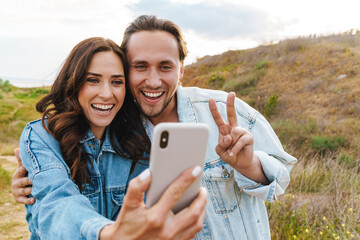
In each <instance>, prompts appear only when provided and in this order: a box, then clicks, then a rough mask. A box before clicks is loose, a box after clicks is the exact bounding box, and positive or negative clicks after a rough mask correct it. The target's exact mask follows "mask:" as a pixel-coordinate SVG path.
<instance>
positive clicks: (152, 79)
mask: <svg viewBox="0 0 360 240" xmlns="http://www.w3.org/2000/svg"><path fill="white" fill-rule="evenodd" d="M146 84H147V86H148V87H151V88H157V87H160V86H161V78H160V74H159V72H158V71H157V69H156V68H155V67H153V68H150V71H149V73H148V76H147V79H146Z"/></svg>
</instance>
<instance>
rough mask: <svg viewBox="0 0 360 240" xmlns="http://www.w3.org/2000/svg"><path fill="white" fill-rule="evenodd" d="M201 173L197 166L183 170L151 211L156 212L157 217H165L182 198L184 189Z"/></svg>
mask: <svg viewBox="0 0 360 240" xmlns="http://www.w3.org/2000/svg"><path fill="white" fill-rule="evenodd" d="M201 171H202V169H201V167H199V166H196V167H193V168H189V169H187V170H185V171H184V172H183V173H182V174H181V175H180V176H179V177H178V178H177V179H175V180H174V182H172V183H171V184H170V186H169V187H168V188H167V189H166V190H165V192H164V194H163V195H162V196H161V198H160V200H159V201H158V202H157V203H156V204H155V205H154V206H153V211H156V212H158V214H159V216H165V215H167V214H168V213H169V212H170V211H171V209H172V208H173V207H174V206H175V204H176V203H177V202H178V201H179V200H180V198H181V197H182V196H183V194H184V192H185V191H186V189H187V188H189V187H190V185H191V184H192V183H193V182H194V181H195V180H196V178H197V177H198V176H199V175H200V173H201Z"/></svg>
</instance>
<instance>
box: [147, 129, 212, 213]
mask: <svg viewBox="0 0 360 240" xmlns="http://www.w3.org/2000/svg"><path fill="white" fill-rule="evenodd" d="M208 138H209V127H208V126H207V125H206V124H203V123H159V124H158V125H156V126H155V128H154V132H153V137H152V144H151V150H150V172H151V183H150V187H149V189H148V191H147V192H146V200H145V204H146V206H147V207H148V208H149V207H151V206H153V205H154V204H155V203H156V202H157V201H158V200H159V199H160V197H161V195H162V194H163V192H164V191H165V190H166V188H167V187H168V186H169V185H170V183H171V182H173V181H174V180H175V179H176V178H177V177H178V176H179V175H180V174H181V173H182V172H183V171H184V170H186V169H188V168H190V167H194V166H200V167H201V168H202V170H204V164H205V159H206V149H207V145H208ZM201 179H202V173H201V174H200V175H199V176H198V178H197V179H196V180H195V182H194V183H193V184H192V185H191V186H190V187H189V188H188V189H187V190H186V191H185V193H184V195H183V196H182V198H181V199H180V200H179V201H178V202H177V204H176V205H175V206H174V207H173V209H172V211H173V212H174V213H177V212H179V211H181V210H182V209H183V208H185V207H187V206H188V205H190V204H191V202H192V201H193V200H194V199H195V198H196V196H197V194H198V193H199V190H200V187H201Z"/></svg>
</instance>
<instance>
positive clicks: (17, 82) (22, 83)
mask: <svg viewBox="0 0 360 240" xmlns="http://www.w3.org/2000/svg"><path fill="white" fill-rule="evenodd" d="M0 78H1V79H2V80H3V81H6V80H9V82H10V84H11V85H13V86H15V87H20V88H31V87H48V86H51V85H52V84H53V83H54V80H49V79H43V80H41V79H36V78H22V77H9V76H1V75H0Z"/></svg>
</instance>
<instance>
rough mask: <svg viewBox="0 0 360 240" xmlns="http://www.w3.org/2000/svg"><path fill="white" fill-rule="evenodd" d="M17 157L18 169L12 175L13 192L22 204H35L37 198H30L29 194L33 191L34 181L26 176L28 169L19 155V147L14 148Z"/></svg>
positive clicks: (16, 199)
mask: <svg viewBox="0 0 360 240" xmlns="http://www.w3.org/2000/svg"><path fill="white" fill-rule="evenodd" d="M14 153H15V157H16V159H17V160H18V168H17V169H16V171H15V173H14V174H13V176H12V181H11V193H12V195H13V197H14V199H15V201H16V202H18V203H21V204H28V205H31V204H34V202H35V198H33V197H32V198H29V197H27V196H28V195H30V194H31V191H32V185H31V184H32V182H31V181H30V179H29V178H28V177H27V176H26V175H27V171H26V169H25V167H24V166H23V164H22V161H21V159H20V155H19V148H16V149H15V150H14Z"/></svg>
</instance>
